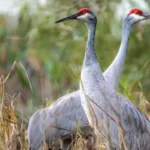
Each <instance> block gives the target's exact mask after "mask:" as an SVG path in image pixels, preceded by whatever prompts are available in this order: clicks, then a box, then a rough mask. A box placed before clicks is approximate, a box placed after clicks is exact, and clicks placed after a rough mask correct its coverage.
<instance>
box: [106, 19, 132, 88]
mask: <svg viewBox="0 0 150 150" xmlns="http://www.w3.org/2000/svg"><path fill="white" fill-rule="evenodd" d="M131 26H132V25H131V24H130V23H129V22H128V18H125V19H124V21H123V24H122V28H123V29H122V41H121V45H120V48H119V52H118V54H117V55H116V57H115V59H114V61H113V62H112V64H111V65H110V66H109V67H108V69H107V70H106V71H105V72H104V77H105V79H106V80H107V82H108V83H111V84H112V85H111V86H112V87H113V88H115V89H116V88H117V86H118V82H119V79H120V74H121V72H122V69H123V65H124V62H125V57H126V53H127V47H128V38H129V34H130V29H131Z"/></svg>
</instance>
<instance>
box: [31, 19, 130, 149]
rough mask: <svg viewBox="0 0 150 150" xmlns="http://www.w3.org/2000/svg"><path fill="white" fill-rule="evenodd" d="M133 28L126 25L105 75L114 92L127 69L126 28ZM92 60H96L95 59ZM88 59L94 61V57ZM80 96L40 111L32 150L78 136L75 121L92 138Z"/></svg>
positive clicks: (33, 129) (33, 124)
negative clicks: (72, 134) (125, 65)
mask: <svg viewBox="0 0 150 150" xmlns="http://www.w3.org/2000/svg"><path fill="white" fill-rule="evenodd" d="M131 25H132V24H129V23H128V22H125V21H124V22H123V37H122V42H121V46H120V49H119V53H118V54H117V56H116V58H115V60H114V61H113V63H112V64H111V65H110V67H109V68H108V69H107V70H106V71H105V72H104V77H105V80H106V81H107V82H108V83H110V85H111V86H112V87H113V88H114V89H116V88H117V86H118V81H119V78H120V74H121V71H122V68H123V65H124V60H125V56H126V51H127V46H126V45H127V43H128V36H129V32H130V30H128V32H127V30H126V28H125V27H124V26H129V27H131ZM129 29H130V28H129ZM124 33H126V35H127V36H125V37H124ZM91 46H92V45H91ZM93 52H94V51H92V53H93ZM94 53H95V52H94ZM92 56H94V57H96V55H92ZM89 57H91V54H90V55H89ZM93 59H95V58H93ZM88 60H89V58H88V59H87V62H86V63H89V61H88ZM79 94H80V93H79V91H75V92H73V93H70V94H68V95H66V96H63V97H62V98H60V99H58V100H56V102H55V103H54V104H52V105H51V106H50V107H49V108H44V109H41V110H38V111H37V112H36V113H35V114H34V115H33V116H32V117H31V119H30V122H29V127H28V139H29V143H30V147H31V149H32V150H37V149H38V148H39V147H41V146H42V145H43V141H44V140H46V142H47V144H48V145H49V146H50V145H52V140H53V139H54V138H55V139H60V138H62V139H66V138H68V135H70V134H71V133H72V132H73V133H76V130H77V129H76V126H77V122H76V119H77V120H78V122H79V124H80V126H81V127H82V126H84V127H82V131H83V133H84V135H88V134H91V132H92V131H91V128H90V127H88V125H89V123H88V120H87V118H86V115H85V113H84V111H83V109H82V107H81V99H80V95H79ZM75 118H76V119H75ZM51 126H56V127H58V128H62V129H66V130H61V129H58V128H54V127H51ZM85 126H86V127H85ZM67 130H69V131H67ZM69 138H70V136H69ZM68 145H70V143H68ZM64 149H65V148H64Z"/></svg>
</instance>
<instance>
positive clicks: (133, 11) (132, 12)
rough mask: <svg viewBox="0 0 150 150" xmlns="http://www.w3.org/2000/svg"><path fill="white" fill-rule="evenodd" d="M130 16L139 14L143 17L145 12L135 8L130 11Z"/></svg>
mask: <svg viewBox="0 0 150 150" xmlns="http://www.w3.org/2000/svg"><path fill="white" fill-rule="evenodd" d="M129 14H138V15H140V16H143V11H142V10H140V9H138V8H133V9H131V10H130V12H129Z"/></svg>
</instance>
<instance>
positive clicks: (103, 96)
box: [65, 9, 150, 150]
mask: <svg viewBox="0 0 150 150" xmlns="http://www.w3.org/2000/svg"><path fill="white" fill-rule="evenodd" d="M149 18H150V15H146V14H144V12H143V11H141V10H139V9H133V10H131V11H130V12H129V13H128V15H127V16H126V18H125V22H128V23H129V24H133V22H134V23H136V22H138V21H140V20H146V19H149ZM68 19H69V20H71V19H78V20H83V21H84V22H85V23H86V25H87V27H88V39H87V45H86V50H85V56H84V61H83V65H82V71H81V81H80V96H81V104H82V107H83V109H84V111H85V114H86V116H87V118H88V121H89V123H90V126H91V127H93V128H94V131H95V134H96V135H97V137H99V136H101V137H103V139H104V140H105V144H106V147H107V149H114V150H115V149H128V150H149V149H150V122H149V120H148V118H147V117H146V116H145V115H144V114H143V113H142V112H141V111H140V110H139V109H138V108H137V107H136V106H135V105H134V104H132V103H131V102H130V101H129V100H128V99H127V98H125V97H124V96H123V95H121V94H119V93H117V92H116V91H115V90H114V89H113V88H112V87H111V86H110V85H109V83H107V81H106V80H105V78H104V76H103V74H102V72H101V69H100V66H99V63H98V60H97V57H96V54H95V50H94V40H95V30H96V24H97V18H96V16H95V15H94V13H93V12H91V11H90V10H89V9H84V11H83V12H82V15H81V16H78V14H74V15H72V16H70V17H68ZM68 19H67V20H68ZM65 20H66V19H65ZM126 30H127V31H128V30H130V28H129V26H126ZM124 36H125V37H126V34H125V35H124Z"/></svg>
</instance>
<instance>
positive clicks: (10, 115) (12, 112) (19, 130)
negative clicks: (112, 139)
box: [0, 61, 150, 150]
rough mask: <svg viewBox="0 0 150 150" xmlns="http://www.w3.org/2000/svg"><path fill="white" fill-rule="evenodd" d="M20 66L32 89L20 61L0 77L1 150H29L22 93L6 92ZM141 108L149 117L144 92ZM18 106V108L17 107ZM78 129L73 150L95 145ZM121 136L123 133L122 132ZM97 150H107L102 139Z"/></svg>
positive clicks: (148, 108)
mask: <svg viewBox="0 0 150 150" xmlns="http://www.w3.org/2000/svg"><path fill="white" fill-rule="evenodd" d="M17 65H19V66H20V67H21V68H22V69H23V70H24V72H25V75H26V77H27V79H28V81H29V85H30V87H31V89H32V86H31V83H30V80H29V78H28V75H27V72H26V70H25V68H24V67H23V66H22V64H21V63H20V62H18V61H16V62H14V64H13V66H12V68H11V71H10V72H9V73H8V75H7V76H6V77H4V76H3V75H2V76H1V77H0V97H1V99H0V150H27V149H28V142H27V137H26V130H27V124H28V123H27V121H26V117H24V116H25V115H26V114H25V115H23V113H22V112H23V111H22V108H21V104H20V93H18V94H14V95H9V94H8V93H7V92H6V91H5V83H6V82H7V79H8V78H9V77H10V75H11V73H12V71H14V70H15V68H16V66H17ZM139 98H140V102H141V103H140V107H141V108H142V109H143V111H144V112H145V113H146V114H147V115H149V114H150V113H149V112H150V111H149V110H150V104H149V103H148V101H146V100H145V99H144V96H143V94H142V92H141V93H140V94H139ZM16 106H17V107H16ZM18 106H19V108H20V109H19V112H18V109H17V108H18ZM77 128H78V136H77V137H75V138H74V140H73V142H74V143H73V148H72V149H73V150H87V147H90V146H91V145H92V144H91V143H93V138H92V136H88V137H83V136H82V134H81V131H80V126H78V127H77ZM120 133H121V135H120V137H121V136H123V133H122V132H120ZM59 148H60V141H58V142H57V143H56V142H55V141H54V144H53V150H58V149H59ZM47 149H48V148H47V145H46V144H44V147H43V150H47ZM96 150H106V148H105V146H104V142H103V140H102V139H100V141H98V142H97V143H96Z"/></svg>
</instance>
